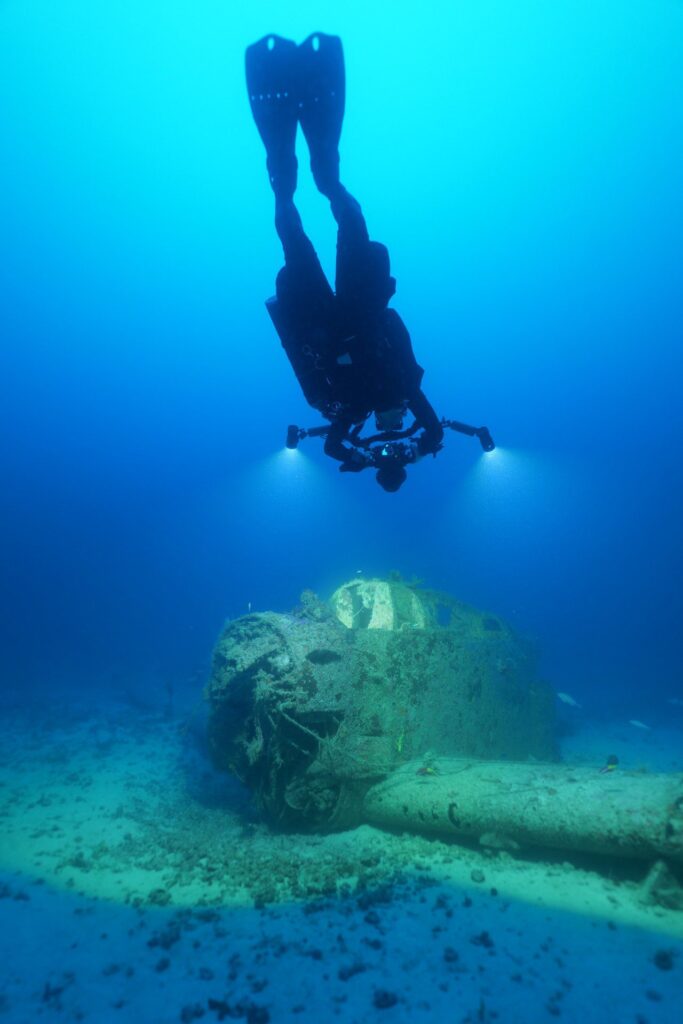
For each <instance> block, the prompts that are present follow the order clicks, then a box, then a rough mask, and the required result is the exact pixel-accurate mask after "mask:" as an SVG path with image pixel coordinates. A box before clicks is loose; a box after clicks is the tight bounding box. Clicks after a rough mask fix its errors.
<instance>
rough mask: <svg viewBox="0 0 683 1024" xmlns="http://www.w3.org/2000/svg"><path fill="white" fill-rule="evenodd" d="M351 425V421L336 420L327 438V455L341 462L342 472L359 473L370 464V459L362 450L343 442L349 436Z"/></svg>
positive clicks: (340, 468) (340, 469)
mask: <svg viewBox="0 0 683 1024" xmlns="http://www.w3.org/2000/svg"><path fill="white" fill-rule="evenodd" d="M351 426H352V424H351V423H346V422H344V420H335V421H334V422H333V424H332V426H331V427H330V429H329V431H328V434H327V437H326V438H325V455H329V456H330V458H331V459H336V460H337V462H341V466H340V467H339V471H340V472H341V473H359V472H360V471H361V469H365V468H366V467H367V466H369V465H370V461H369V460H368V459H367V458H366V457H365V456H364V455H363V453H362V452H359V451H358V450H357V449H356V448H352V447H351V446H350V445H345V444H344V443H343V442H344V440H345V438H347V437H348V434H349V430H350V428H351Z"/></svg>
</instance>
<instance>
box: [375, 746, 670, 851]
mask: <svg viewBox="0 0 683 1024" xmlns="http://www.w3.org/2000/svg"><path fill="white" fill-rule="evenodd" d="M363 818H364V820H365V821H367V822H370V823H372V824H374V825H380V826H383V827H385V828H392V829H396V828H400V829H406V830H407V831H411V832H424V833H431V834H433V835H440V836H453V837H458V838H461V839H468V840H475V841H477V842H478V843H480V844H481V845H482V846H488V847H491V848H494V849H496V848H497V849H508V850H516V849H519V848H522V847H528V846H536V847H539V846H540V847H554V848H556V849H569V850H580V851H585V852H588V853H600V854H609V855H612V856H618V857H629V858H637V859H642V860H655V859H657V858H659V857H664V858H666V860H668V861H672V862H677V863H683V775H681V774H670V775H666V774H649V773H643V772H628V771H619V772H618V773H609V774H601V773H600V772H599V771H596V769H595V768H588V767H574V766H571V765H563V764H518V763H508V762H500V761H481V760H477V761H475V760H471V759H463V758H459V759H458V758H444V759H440V760H438V761H435V762H433V763H432V764H431V765H430V767H429V769H428V771H425V770H423V766H422V765H421V764H420V762H415V763H413V764H409V765H404V766H402V767H401V768H400V769H398V770H397V771H395V772H394V773H393V774H392V775H391V776H390V778H388V779H386V780H385V781H383V782H381V783H379V784H378V785H376V786H373V787H372V788H371V789H370V790H369V791H368V792H367V793H366V796H365V800H364V803H363Z"/></svg>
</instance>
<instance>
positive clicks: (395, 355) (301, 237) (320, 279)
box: [267, 186, 443, 462]
mask: <svg viewBox="0 0 683 1024" xmlns="http://www.w3.org/2000/svg"><path fill="white" fill-rule="evenodd" d="M331 205H332V212H333V214H334V217H335V220H336V221H337V227H338V232H337V261H336V277H335V284H336V293H335V292H333V290H332V288H331V286H330V284H329V282H328V280H327V278H326V277H325V274H324V272H323V269H322V267H321V265H320V261H319V260H318V257H317V255H316V253H315V251H314V249H313V245H312V244H311V241H310V239H309V238H308V237H307V236H306V234H305V233H304V230H303V227H302V224H301V219H300V217H299V214H298V212H297V210H296V207H295V206H294V203H293V202H291V201H279V202H278V203H277V207H276V220H275V224H276V228H277V232H278V235H279V236H280V240H281V242H282V246H283V249H284V254H285V266H284V267H283V268H282V270H281V271H280V273H279V274H278V277H277V282H276V295H275V297H274V298H273V299H270V300H269V301H268V303H267V308H268V312H269V313H270V316H271V318H272V320H273V323H274V325H275V327H276V329H277V332H278V334H279V336H280V339H281V341H282V345H283V347H284V349H285V351H286V353H287V356H288V357H289V360H290V362H291V364H292V367H293V369H294V372H295V373H296V376H297V378H298V380H299V383H300V384H301V388H302V390H303V393H304V396H305V398H306V400H307V401H308V402H309V404H310V405H312V406H313V407H314V408H315V409H318V410H319V411H320V412H321V413H322V414H323V416H325V417H326V418H327V419H329V420H331V422H332V427H331V429H330V432H329V434H328V437H327V441H326V444H325V452H326V454H328V455H330V456H331V457H332V458H335V459H338V460H339V461H340V462H347V461H348V460H350V459H351V457H352V454H353V449H352V448H350V447H347V446H346V445H344V443H343V441H344V439H345V438H346V437H347V435H348V433H349V431H350V429H351V428H352V427H353V425H354V424H359V423H362V422H363V421H364V420H366V419H367V418H368V416H369V415H370V414H371V413H372V412H373V411H374V412H381V411H383V410H388V409H396V408H400V407H403V408H406V407H407V408H408V409H409V410H410V411H411V412H412V414H413V415H414V416H415V419H416V420H417V421H418V425H419V426H420V427H421V428H423V433H422V435H421V436H420V438H419V439H418V449H419V452H420V454H423V455H424V454H427V453H429V452H436V451H438V449H439V447H440V445H441V440H442V438H443V429H442V427H441V424H440V422H439V420H438V417H437V416H436V413H435V412H434V410H433V409H432V407H431V405H430V404H429V402H428V401H427V399H426V397H425V395H424V394H423V392H422V391H421V389H420V385H421V382H422V376H423V373H424V370H423V369H422V367H421V366H419V365H418V363H417V361H416V359H415V355H414V354H413V348H412V344H411V341H410V335H409V334H408V331H407V329H406V327H405V324H404V323H403V321H402V320H401V318H400V316H399V315H398V313H397V312H396V311H395V310H394V309H389V308H388V307H387V303H388V301H389V299H390V298H391V296H392V295H393V293H394V289H395V281H394V278H393V277H391V276H390V273H389V256H388V253H387V250H386V248H385V247H384V246H383V245H381V244H380V243H378V242H371V241H370V239H369V235H368V230H367V226H366V224H365V219H364V217H363V214H362V211H361V208H360V206H359V204H358V202H357V201H356V200H355V199H354V198H353V197H352V196H350V195H349V193H348V192H347V191H346V189H344V188H343V187H342V186H339V187H338V188H337V189H336V190H335V192H334V195H333V196H332V197H331Z"/></svg>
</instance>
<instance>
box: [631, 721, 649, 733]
mask: <svg viewBox="0 0 683 1024" xmlns="http://www.w3.org/2000/svg"><path fill="white" fill-rule="evenodd" d="M628 724H629V725H635V727H636V729H647V731H648V732H649V731H650V726H649V725H645V722H639V721H638V719H637V718H629V720H628Z"/></svg>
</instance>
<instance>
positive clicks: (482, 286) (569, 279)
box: [0, 0, 683, 717]
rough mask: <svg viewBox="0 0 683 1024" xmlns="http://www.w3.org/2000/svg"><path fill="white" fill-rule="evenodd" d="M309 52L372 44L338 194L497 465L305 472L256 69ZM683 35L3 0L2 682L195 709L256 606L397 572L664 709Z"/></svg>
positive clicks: (324, 230) (586, 13)
mask: <svg viewBox="0 0 683 1024" xmlns="http://www.w3.org/2000/svg"><path fill="white" fill-rule="evenodd" d="M238 7H239V8H240V9H242V8H243V7H244V8H245V13H237V11H238ZM316 29H320V30H324V31H326V32H330V33H338V34H340V35H341V36H342V38H343V41H344V46H345V53H346V66H347V76H348V99H347V112H346V121H345V126H344V134H343V138H342V170H343V180H344V181H345V183H346V184H347V186H348V187H349V189H350V190H351V191H352V192H353V193H354V194H355V195H357V196H358V198H359V199H360V200H361V202H362V204H363V209H364V212H365V214H366V217H367V220H368V224H369V227H370V231H371V235H372V237H374V238H376V239H379V240H381V241H383V242H385V243H386V244H387V245H388V247H389V249H390V252H391V257H392V267H393V272H394V273H395V275H396V277H397V279H398V290H397V294H396V297H395V299H394V303H393V304H394V305H395V307H396V308H397V309H398V310H399V312H400V313H401V315H402V316H403V318H404V320H405V321H406V323H407V325H408V327H409V330H410V331H411V334H412V338H413V343H414V346H415V351H416V354H417V357H418V360H419V361H420V363H421V364H422V365H423V366H424V367H425V369H426V373H425V379H424V388H425V391H426V393H427V395H428V396H429V398H430V400H431V402H432V403H433V405H434V406H435V407H436V409H437V412H438V413H439V415H444V416H451V417H454V418H457V419H461V420H465V421H469V422H474V423H476V424H480V423H486V424H487V425H488V426H489V427H490V429H491V431H492V432H493V435H494V437H495V439H496V441H497V443H498V445H499V450H498V451H497V452H496V453H495V455H494V456H492V457H490V458H489V457H486V456H484V455H483V454H482V452H481V450H480V449H479V447H478V445H477V443H476V441H474V440H470V439H467V438H463V437H459V436H457V435H450V436H449V437H448V439H447V447H446V449H445V450H444V451H443V452H442V453H441V454H440V455H439V456H438V458H437V459H436V460H431V459H429V460H423V462H422V463H421V464H420V465H418V466H416V467H415V468H414V469H413V471H411V474H410V480H409V482H408V484H407V485H406V486H405V487H404V488H403V490H402V491H401V492H400V493H399V494H396V495H387V494H384V493H383V492H381V491H380V490H379V488H378V487H377V486H376V484H375V483H374V480H373V478H372V475H371V474H369V473H366V474H362V475H358V476H350V475H344V476H340V474H339V473H338V472H337V466H336V464H334V463H332V462H329V461H327V460H325V458H324V456H323V454H322V451H321V450H320V447H319V445H317V442H315V441H312V440H309V441H308V442H305V443H304V444H302V446H301V449H300V451H299V453H298V454H297V455H296V456H295V457H294V458H288V457H287V456H286V455H285V454H284V451H283V442H284V431H285V428H286V425H287V424H288V423H290V422H299V423H301V424H303V425H309V426H310V425H313V424H315V423H316V422H317V419H316V416H315V415H312V410H310V409H309V408H308V407H307V406H306V404H305V402H304V400H303V398H302V397H301V395H300V393H299V390H298V385H297V383H296V381H295V379H294V377H293V374H292V372H291V369H290V367H289V365H288V363H287V361H286V358H285V356H284V353H283V352H282V350H281V348H280V345H279V342H278V340H277V338H276V336H275V334H274V332H273V330H272V327H271V324H270V322H269V320H268V317H267V315H266V312H265V309H264V306H263V301H264V300H265V298H267V297H268V295H269V294H271V292H272V289H273V279H274V275H275V273H276V272H277V269H278V267H279V265H280V261H281V253H280V249H279V244H278V242H277V238H276V236H275V233H274V230H273V226H272V197H271V195H270V191H269V188H268V183H267V178H266V174H265V168H264V153H263V149H262V145H261V142H260V140H259V138H258V136H257V133H256V131H255V129H254V126H253V124H252V122H251V118H250V114H249V108H248V103H247V98H246V91H245V87H244V81H243V52H244V48H245V46H246V45H248V44H249V43H250V42H252V41H254V40H255V39H257V38H259V37H260V36H262V35H263V34H265V33H266V32H279V33H281V34H282V35H285V36H288V37H291V38H294V39H296V40H301V39H303V38H304V36H306V35H308V34H309V33H310V32H311V31H313V30H316ZM682 33H683V6H682V5H681V4H680V3H679V2H674V0H654V2H653V0H639V2H636V0H624V2H613V0H604V2H603V3H600V4H595V3H593V2H590V0H571V2H569V0H556V2H554V3H552V4H549V3H547V2H542V0H538V2H532V0H521V2H517V3H514V4H513V3H509V2H507V0H489V2H481V0H476V2H475V0H466V2H459V3H454V2H453V0H450V2H445V0H444V2H441V0H430V2H428V3H426V4H421V5H418V6H416V5H414V4H408V3H404V2H399V3H394V4H392V5H385V4H381V5H380V4H377V5H371V4H367V3H365V2H360V0H346V2H345V3H344V4H343V5H342V4H339V5H335V7H334V10H332V11H330V10H328V9H326V8H324V9H323V8H320V7H319V5H314V4H312V3H310V2H308V0H298V2H297V3H296V4H294V3H292V2H291V0H290V2H287V3H284V2H272V3H269V4H267V5H235V4H226V3H218V2H215V0H203V2H201V3H193V4H190V3H187V2H165V3H163V4H162V3H159V2H155V0H149V2H147V3H144V4H140V3H139V2H133V0H121V2H119V3H116V4H99V3H98V4H92V3H86V2H85V0H63V2H62V3H60V4H58V5H55V4H53V3H50V2H47V0H42V2H41V0H34V2H33V3H31V4H25V3H19V2H18V0H10V2H5V3H3V4H2V5H1V6H0V139H1V140H2V141H1V143H0V145H1V147H2V153H3V155H2V157H1V158H0V224H2V237H3V242H2V246H1V248H0V302H1V305H0V316H1V322H0V337H1V341H0V344H1V353H0V380H1V382H2V384H1V387H2V401H1V403H0V437H1V438H2V441H1V442H0V517H1V529H0V543H1V545H2V556H1V566H2V568H1V572H2V590H1V594H0V598H1V604H2V607H1V608H0V645H1V659H2V661H1V664H0V671H1V673H2V680H3V683H2V685H3V688H5V689H6V691H7V693H9V694H10V695H20V694H24V693H26V692H29V691H31V690H33V689H35V690H37V691H42V690H43V689H47V690H49V691H50V692H55V691H57V692H59V691H60V689H63V690H66V689H69V690H73V689H75V690H76V691H78V690H79V688H81V689H85V690H87V691H88V692H90V693H93V692H102V693H103V694H106V693H107V692H109V691H110V690H116V688H117V687H120V686H122V685H127V686H129V685H131V680H132V681H133V684H134V685H139V686H140V688H141V689H145V688H146V687H152V686H155V685H157V684H158V685H161V681H171V682H172V683H173V684H174V685H177V686H178V687H180V686H185V687H186V688H187V689H188V690H191V689H192V688H193V687H194V688H195V690H197V692H198V691H199V688H200V686H201V678H200V677H201V672H202V671H203V667H204V666H205V665H206V664H207V661H208V658H209V657H210V652H211V647H212V644H213V642H214V640H215V638H216V636H217V634H218V632H219V630H220V628H221V626H222V624H223V621H224V620H225V618H226V617H233V616H237V615H240V614H243V613H244V612H245V611H246V610H247V608H248V606H249V605H251V607H252V608H253V609H257V610H261V609H267V608H273V609H277V610H284V609H287V608H289V607H291V606H292V605H293V604H295V603H296V601H297V599H298V595H299V593H300V591H301V590H302V589H303V588H304V587H311V588H313V589H314V590H316V591H318V592H320V593H321V595H323V596H327V595H328V594H329V593H330V592H331V590H332V589H333V588H334V587H335V586H336V585H338V584H339V583H340V582H342V581H343V580H345V579H346V578H348V577H350V576H353V575H354V574H355V573H357V572H358V571H362V572H363V573H365V574H368V575H370V574H386V573H387V572H388V571H389V570H392V569H398V570H400V571H401V572H403V573H404V574H405V575H406V576H408V577H410V576H412V575H417V576H419V577H422V578H424V579H425V581H426V582H427V584H429V585H430V586H433V587H438V588H442V589H445V590H448V591H450V592H451V593H452V594H454V595H455V596H456V597H458V598H460V599H462V600H465V601H469V602H471V603H474V604H477V605H479V606H481V607H483V608H488V609H490V610H492V611H495V612H496V613H498V614H500V615H502V616H503V617H505V618H507V619H509V620H510V621H511V622H512V623H513V624H514V625H515V626H516V627H517V628H518V629H519V630H520V631H522V632H524V633H527V634H531V635H533V636H534V637H536V639H537V641H538V644H539V647H540V650H541V652H542V663H543V671H544V674H545V675H546V676H547V677H548V678H549V679H550V680H551V681H552V683H553V684H554V685H555V686H556V688H558V689H563V690H567V689H569V690H570V692H571V693H572V694H573V695H574V697H575V698H576V699H577V700H579V701H581V702H582V703H583V704H584V706H586V705H588V706H591V707H594V708H599V707H610V706H613V705H615V704H619V706H620V707H623V708H624V709H626V708H634V709H637V710H638V712H639V714H638V717H643V708H645V709H646V710H649V711H651V715H652V716H653V717H656V716H657V715H660V716H664V715H665V714H666V713H667V704H666V700H667V698H669V697H672V696H683V688H682V684H681V679H680V622H681V619H682V618H683V598H682V596H681V591H680V585H679V581H680V573H681V540H680V534H681V504H682V503H681V498H682V495H683V475H682V472H681V458H680V443H681V435H682V428H683V422H682V421H683V413H682V411H681V410H682V408H683V405H682V403H681V401H680V382H681V354H680V342H681V333H682V327H683V272H682V269H681V268H682V266H683V262H682V261H681V255H680V241H681V238H682V237H683V202H682V200H681V181H683V143H682V141H681V139H682V136H681V131H680V112H681V110H682V109H683V60H682V59H681V58H682V52H683V45H682V43H681V37H682ZM299 155H300V163H301V168H302V169H301V174H300V189H299V192H298V200H299V203H300V208H301V211H302V214H303V217H304V222H305V225H306V228H307V230H308V231H309V233H310V234H311V236H312V238H313V240H314V243H315V245H316V248H317V250H318V252H319V254H320V257H321V259H322V261H323V264H324V266H325V267H326V269H327V270H328V271H329V272H330V273H332V272H333V261H334V224H333V221H332V218H331V216H330V213H329V210H328V209H327V205H326V203H325V201H324V200H323V199H322V197H320V196H319V195H318V194H317V193H316V192H315V190H314V188H313V186H312V183H311V181H310V175H309V173H308V169H307V167H306V158H305V151H304V148H303V146H302V145H300V150H299ZM197 673H199V675H197ZM197 679H199V680H200V681H199V682H197ZM193 680H194V681H193ZM668 707H669V711H670V706H668Z"/></svg>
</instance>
